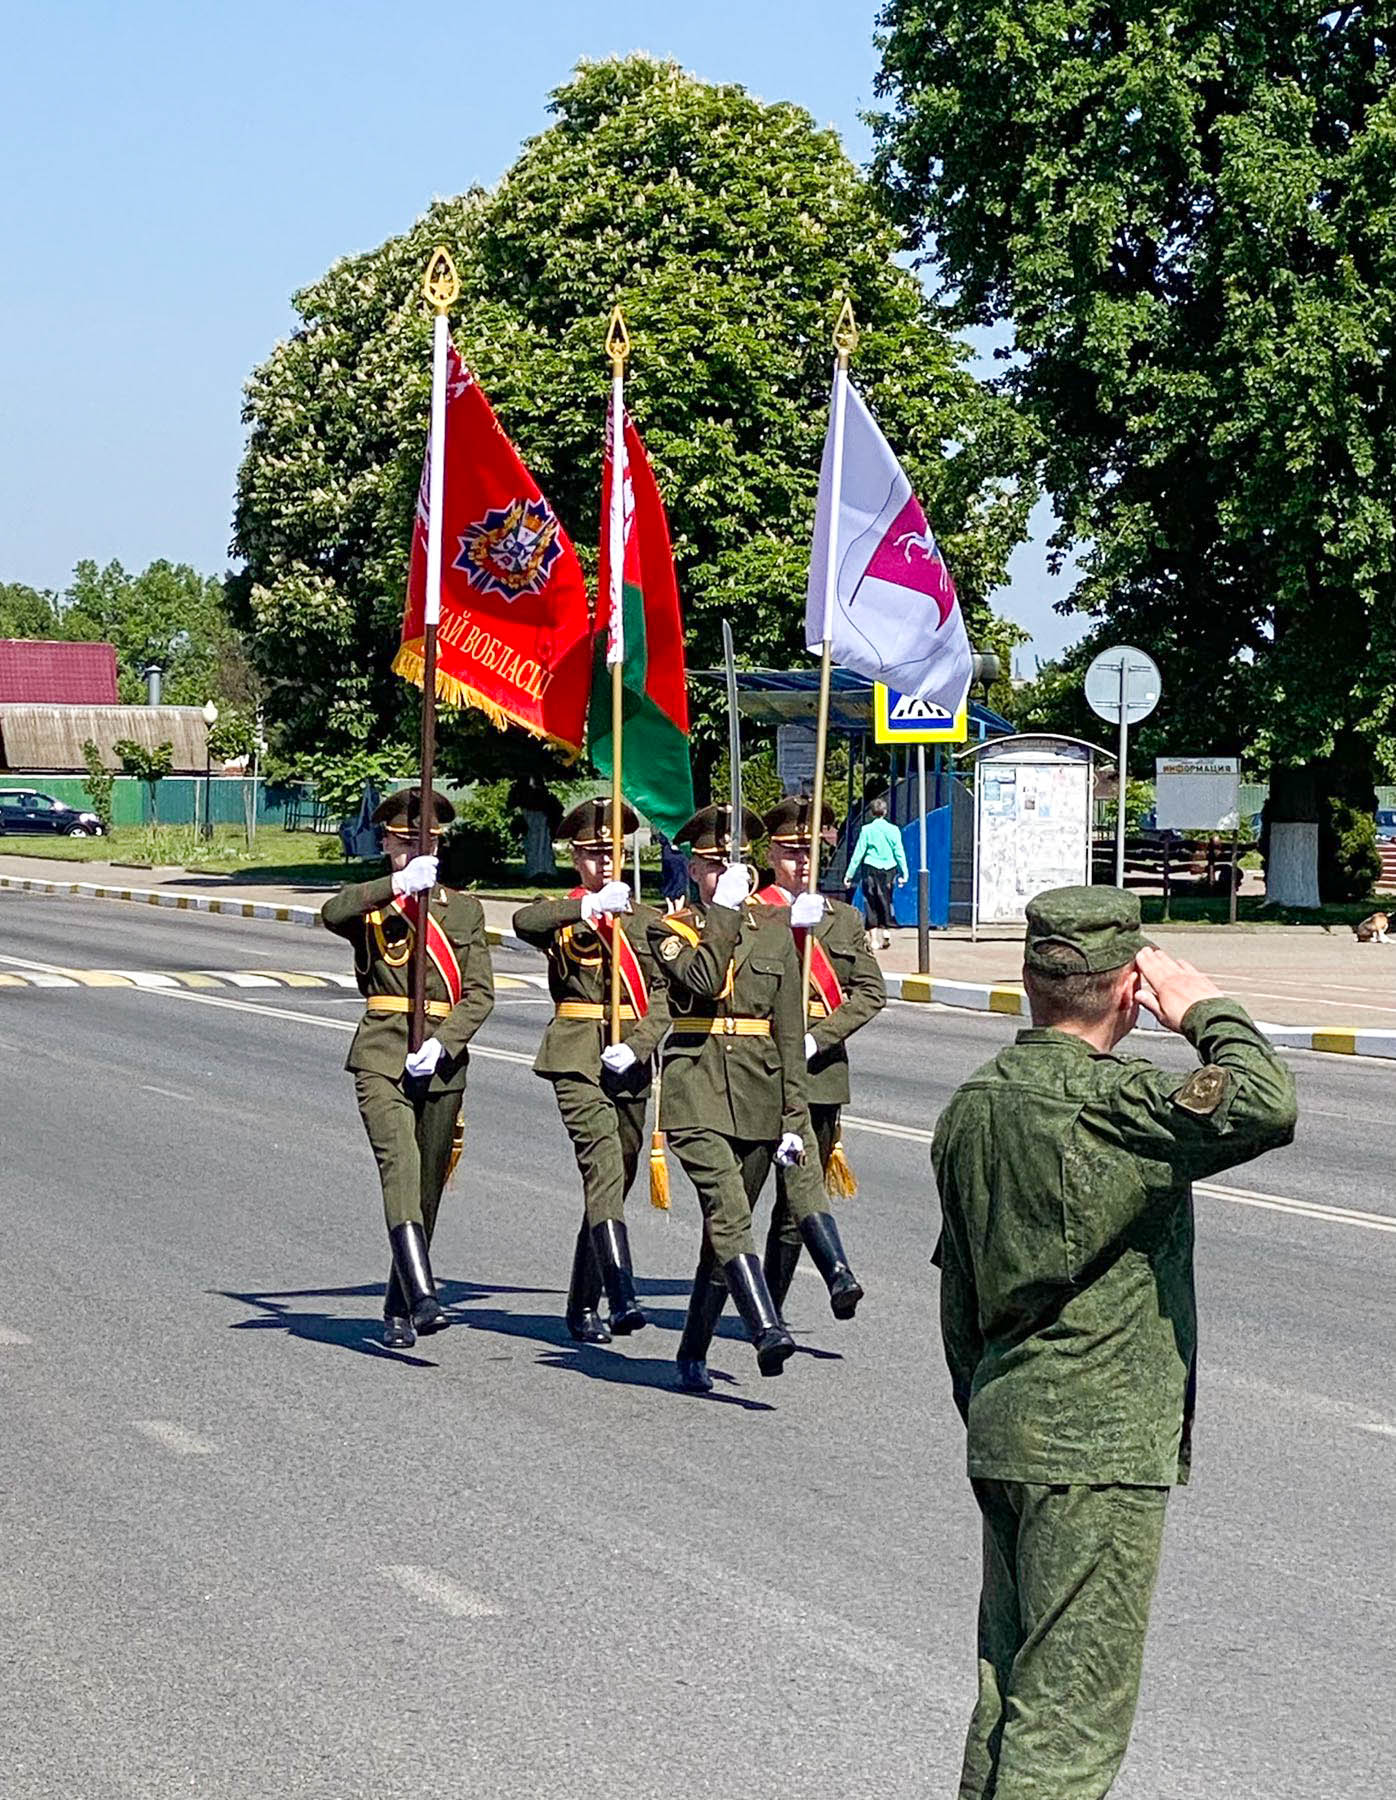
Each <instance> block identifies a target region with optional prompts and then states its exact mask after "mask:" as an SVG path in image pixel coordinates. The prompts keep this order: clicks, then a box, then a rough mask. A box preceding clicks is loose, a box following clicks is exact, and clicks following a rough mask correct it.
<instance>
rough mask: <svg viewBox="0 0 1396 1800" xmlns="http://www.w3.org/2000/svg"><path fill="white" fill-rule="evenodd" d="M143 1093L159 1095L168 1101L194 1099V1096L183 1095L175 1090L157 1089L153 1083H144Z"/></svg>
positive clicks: (142, 1085) (142, 1086)
mask: <svg viewBox="0 0 1396 1800" xmlns="http://www.w3.org/2000/svg"><path fill="white" fill-rule="evenodd" d="M141 1092H142V1093H143V1094H159V1095H161V1096H162V1097H163V1098H164V1099H166V1100H192V1099H193V1098H194V1096H193V1095H192V1094H181V1093H178V1092H177V1091H176V1090H175V1089H174V1088H162V1087H156V1085H155V1083H154V1082H153V1081H143V1082H142V1083H141Z"/></svg>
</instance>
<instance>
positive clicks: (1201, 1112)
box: [1173, 1063, 1227, 1119]
mask: <svg viewBox="0 0 1396 1800" xmlns="http://www.w3.org/2000/svg"><path fill="white" fill-rule="evenodd" d="M1226 1084H1227V1074H1226V1070H1225V1069H1219V1068H1217V1066H1216V1065H1215V1064H1214V1063H1208V1064H1207V1066H1206V1067H1205V1068H1202V1069H1198V1070H1197V1071H1196V1072H1195V1073H1194V1074H1192V1075H1189V1076H1188V1078H1187V1080H1186V1081H1185V1082H1184V1083H1183V1085H1182V1086H1181V1087H1180V1088H1178V1089H1177V1090H1176V1091H1175V1092H1174V1095H1173V1104H1174V1105H1175V1106H1180V1107H1181V1108H1182V1109H1183V1111H1184V1112H1189V1113H1193V1114H1195V1115H1196V1116H1197V1117H1198V1118H1200V1119H1205V1118H1208V1117H1210V1115H1211V1114H1212V1113H1214V1112H1215V1111H1216V1110H1217V1108H1218V1107H1219V1106H1220V1105H1221V1103H1222V1101H1223V1100H1224V1099H1225V1098H1226Z"/></svg>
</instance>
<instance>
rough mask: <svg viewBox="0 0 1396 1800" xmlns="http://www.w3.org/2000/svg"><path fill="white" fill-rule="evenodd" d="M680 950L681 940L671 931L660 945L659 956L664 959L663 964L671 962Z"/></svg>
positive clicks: (681, 946) (681, 947)
mask: <svg viewBox="0 0 1396 1800" xmlns="http://www.w3.org/2000/svg"><path fill="white" fill-rule="evenodd" d="M682 949H683V939H682V938H680V937H678V936H677V935H676V934H675V933H674V932H672V931H671V932H669V934H668V935H667V936H666V937H665V939H664V941H663V943H662V944H660V946H659V954H660V955H661V956H662V957H663V958H664V960H665V962H673V960H674V958H675V957H676V956H677V955H678V954H679V952H680V951H681V950H682Z"/></svg>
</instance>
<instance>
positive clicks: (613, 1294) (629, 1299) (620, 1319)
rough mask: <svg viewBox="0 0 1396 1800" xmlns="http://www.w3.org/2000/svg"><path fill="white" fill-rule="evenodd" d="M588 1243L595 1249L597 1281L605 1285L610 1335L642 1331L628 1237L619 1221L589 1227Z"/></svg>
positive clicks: (614, 1220) (618, 1335) (645, 1321)
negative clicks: (597, 1264)
mask: <svg viewBox="0 0 1396 1800" xmlns="http://www.w3.org/2000/svg"><path fill="white" fill-rule="evenodd" d="M591 1241H592V1243H593V1244H594V1245H595V1246H596V1260H597V1261H598V1262H599V1263H600V1264H601V1279H602V1281H603V1282H604V1283H605V1284H606V1302H607V1304H608V1306H609V1307H610V1309H611V1333H612V1335H613V1336H614V1337H629V1336H630V1334H631V1332H632V1331H643V1330H644V1328H645V1326H646V1325H648V1324H649V1320H648V1319H647V1318H646V1317H645V1315H644V1313H642V1312H641V1310H640V1305H639V1302H638V1301H637V1300H636V1298H635V1274H634V1270H633V1269H632V1267H631V1263H630V1238H629V1235H628V1234H627V1232H626V1229H625V1222H624V1221H623V1220H621V1219H603V1220H602V1221H601V1223H600V1224H599V1225H593V1226H592V1228H591Z"/></svg>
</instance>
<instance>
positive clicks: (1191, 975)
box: [1134, 946, 1221, 1031]
mask: <svg viewBox="0 0 1396 1800" xmlns="http://www.w3.org/2000/svg"><path fill="white" fill-rule="evenodd" d="M1134 966H1135V968H1136V969H1137V970H1138V971H1139V1004H1140V1005H1141V1006H1145V1007H1147V1008H1148V1010H1149V1011H1150V1012H1151V1013H1152V1014H1153V1015H1154V1017H1155V1018H1156V1019H1157V1020H1158V1022H1159V1024H1160V1025H1162V1026H1164V1027H1165V1028H1166V1029H1167V1030H1169V1031H1181V1030H1182V1028H1183V1019H1184V1018H1185V1016H1186V1015H1187V1011H1188V1008H1189V1007H1192V1006H1196V1004H1197V1002H1198V1001H1199V1000H1216V999H1219V998H1220V996H1221V989H1220V988H1219V987H1218V986H1217V984H1216V982H1215V981H1213V980H1212V978H1211V977H1210V976H1209V975H1204V974H1203V973H1202V971H1201V970H1200V969H1195V968H1194V967H1193V965H1192V964H1191V963H1190V962H1184V961H1183V959H1182V958H1181V957H1179V956H1170V955H1169V954H1168V952H1167V951H1166V950H1157V949H1155V948H1153V947H1152V946H1150V947H1149V948H1147V949H1144V950H1141V951H1140V952H1139V954H1138V956H1136V957H1135V959H1134Z"/></svg>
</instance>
